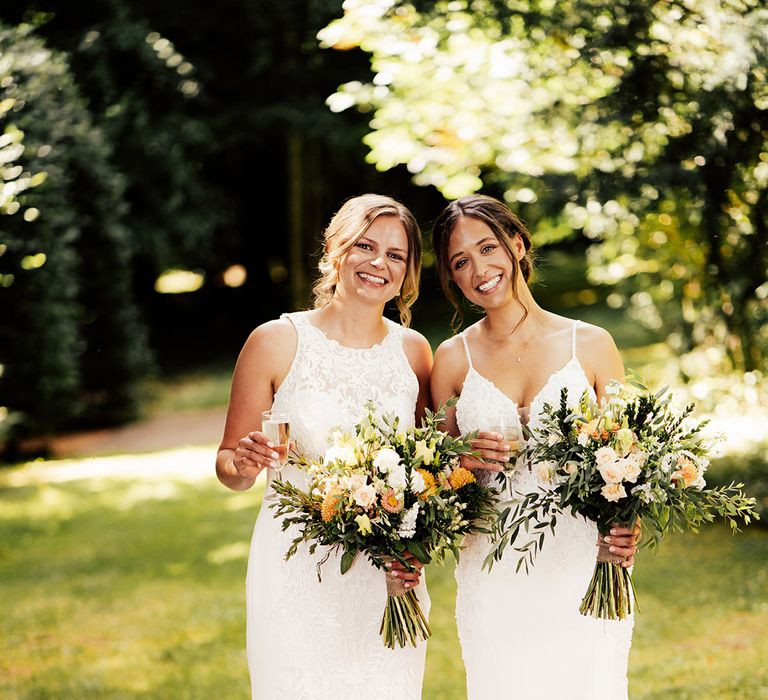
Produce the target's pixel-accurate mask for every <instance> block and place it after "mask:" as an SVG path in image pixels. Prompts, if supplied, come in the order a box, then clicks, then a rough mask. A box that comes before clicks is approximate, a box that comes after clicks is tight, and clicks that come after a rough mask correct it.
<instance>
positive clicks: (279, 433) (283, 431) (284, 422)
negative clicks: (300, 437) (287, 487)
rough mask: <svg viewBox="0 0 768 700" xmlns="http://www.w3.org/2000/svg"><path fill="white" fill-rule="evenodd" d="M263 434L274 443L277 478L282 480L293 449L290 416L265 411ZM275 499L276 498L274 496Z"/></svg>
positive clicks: (262, 420) (262, 416) (262, 419)
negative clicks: (282, 473) (284, 468)
mask: <svg viewBox="0 0 768 700" xmlns="http://www.w3.org/2000/svg"><path fill="white" fill-rule="evenodd" d="M261 432H262V433H264V435H265V436H266V438H267V440H269V441H270V442H271V443H272V449H273V450H274V451H275V452H277V460H276V462H277V466H276V467H274V471H275V472H276V476H275V478H276V479H277V480H278V481H280V480H282V475H281V472H282V470H283V467H284V466H285V465H286V464H287V463H288V452H289V451H290V448H291V424H290V421H289V418H288V414H287V413H285V412H283V411H264V412H263V413H262V414H261ZM272 497H273V498H274V496H272Z"/></svg>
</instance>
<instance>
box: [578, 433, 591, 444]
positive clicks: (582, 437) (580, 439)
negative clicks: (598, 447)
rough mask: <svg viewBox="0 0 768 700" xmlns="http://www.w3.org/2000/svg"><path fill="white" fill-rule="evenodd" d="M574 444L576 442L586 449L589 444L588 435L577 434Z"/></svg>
mask: <svg viewBox="0 0 768 700" xmlns="http://www.w3.org/2000/svg"><path fill="white" fill-rule="evenodd" d="M576 442H578V443H579V445H581V446H582V447H586V446H587V443H588V442H589V435H587V434H586V433H579V436H578V437H577V438H576Z"/></svg>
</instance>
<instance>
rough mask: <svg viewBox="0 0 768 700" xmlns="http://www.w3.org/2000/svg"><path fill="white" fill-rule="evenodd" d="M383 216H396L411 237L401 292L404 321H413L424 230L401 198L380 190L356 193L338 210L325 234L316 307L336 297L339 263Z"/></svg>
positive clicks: (406, 323) (315, 291)
mask: <svg viewBox="0 0 768 700" xmlns="http://www.w3.org/2000/svg"><path fill="white" fill-rule="evenodd" d="M380 216H394V217H397V219H398V220H399V221H400V223H401V224H402V225H403V228H404V229H405V235H406V237H407V239H408V256H407V259H406V263H405V264H406V270H405V279H404V280H403V285H402V287H400V293H399V294H398V295H397V299H396V303H397V308H398V311H399V312H400V323H401V324H402V325H403V326H409V325H410V323H411V308H410V307H411V306H412V305H413V303H414V302H415V301H416V297H418V295H419V278H420V276H421V249H422V244H421V231H419V225H418V224H417V223H416V219H415V218H414V217H413V214H411V212H410V211H409V210H408V209H407V208H406V207H405V206H403V205H402V204H400V202H398V201H396V200H394V199H392V198H391V197H386V196H384V195H380V194H363V195H360V196H359V197H353V198H352V199H349V200H347V201H346V202H344V204H343V205H342V207H341V209H339V211H337V212H336V214H334V216H333V218H332V219H331V223H329V224H328V228H326V229H325V233H324V234H323V236H324V239H325V249H324V253H323V257H322V259H321V260H320V264H319V265H318V267H319V268H320V278H319V279H318V280H317V282H315V285H314V287H313V288H312V296H313V298H314V307H315V308H316V309H319V308H322V307H323V306H326V305H327V304H328V303H329V302H330V301H331V299H332V298H333V295H334V292H335V291H336V285H337V284H338V282H339V266H340V265H341V261H342V260H343V258H344V256H345V255H346V254H347V252H348V251H349V250H350V249H351V248H352V246H353V245H355V243H357V241H358V239H359V238H360V237H361V236H362V235H363V234H364V233H365V232H366V231H367V230H368V229H369V228H370V226H371V224H372V223H373V222H374V221H376V219H378V218H379V217H380Z"/></svg>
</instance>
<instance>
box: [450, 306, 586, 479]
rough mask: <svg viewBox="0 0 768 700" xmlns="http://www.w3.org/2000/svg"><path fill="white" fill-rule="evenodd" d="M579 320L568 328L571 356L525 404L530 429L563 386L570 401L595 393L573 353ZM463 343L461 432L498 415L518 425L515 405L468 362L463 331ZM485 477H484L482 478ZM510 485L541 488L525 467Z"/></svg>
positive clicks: (487, 425)
mask: <svg viewBox="0 0 768 700" xmlns="http://www.w3.org/2000/svg"><path fill="white" fill-rule="evenodd" d="M578 325H579V322H578V321H576V322H574V324H573V328H572V330H571V357H570V359H569V360H568V362H566V363H565V364H564V365H563V366H562V367H561V368H560V369H559V370H557V371H556V372H553V373H552V374H551V375H549V378H548V379H547V382H546V383H545V384H544V386H543V387H541V389H539V391H538V392H537V393H536V395H535V396H534V397H533V399H532V400H531V403H530V406H529V415H530V422H529V427H530V428H531V429H534V428H538V427H540V425H541V418H540V414H541V409H542V408H543V407H544V404H546V403H549V404H552V405H555V406H556V405H557V404H558V403H559V402H560V392H561V390H562V389H563V388H566V389H567V391H568V397H569V399H570V400H571V401H574V402H575V401H577V400H578V399H579V398H580V397H581V395H582V394H583V393H584V392H585V391H587V392H589V394H590V395H591V396H592V397H593V398H594V396H595V392H594V389H593V388H592V385H591V384H590V383H589V380H588V379H587V376H586V374H585V373H584V368H583V367H582V366H581V363H580V362H579V359H578V357H577V355H576V330H577V328H578ZM461 340H462V342H463V344H464V351H465V352H466V356H467V362H468V363H469V370H468V371H467V375H466V377H465V379H464V387H463V389H462V392H461V396H460V397H459V401H458V403H457V404H456V422H457V424H458V426H459V432H460V433H462V434H465V433H468V432H470V431H472V430H481V431H484V430H491V429H492V428H493V425H494V424H495V423H497V422H498V418H499V417H502V418H504V419H505V420H506V421H508V422H509V423H511V424H514V423H517V425H518V426H520V418H519V414H518V406H517V404H516V403H515V402H514V401H512V399H510V398H509V397H508V396H507V395H506V394H505V393H504V392H503V391H501V389H499V388H498V387H497V386H496V385H495V384H494V383H493V382H492V381H491V380H490V379H487V378H486V377H484V376H483V375H482V374H480V373H479V372H478V371H477V370H476V369H475V366H474V364H473V362H472V354H471V352H470V349H469V344H468V343H467V338H466V336H465V335H464V334H462V335H461ZM485 478H486V480H487V479H488V477H487V476H486V477H485ZM510 486H511V487H512V488H513V489H514V490H517V491H530V490H531V489H534V488H537V487H545V486H546V485H545V484H543V483H542V482H540V481H539V480H538V479H537V478H536V477H535V475H534V473H533V472H532V471H530V470H528V469H519V470H518V471H517V472H516V473H515V474H514V475H513V477H512V478H511V480H510Z"/></svg>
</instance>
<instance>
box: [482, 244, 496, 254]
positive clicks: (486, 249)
mask: <svg viewBox="0 0 768 700" xmlns="http://www.w3.org/2000/svg"><path fill="white" fill-rule="evenodd" d="M492 250H496V246H495V245H490V244H489V245H484V246H483V247H482V248H481V249H480V252H481V253H490V252H491V251H492Z"/></svg>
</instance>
